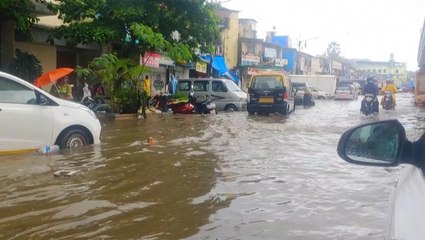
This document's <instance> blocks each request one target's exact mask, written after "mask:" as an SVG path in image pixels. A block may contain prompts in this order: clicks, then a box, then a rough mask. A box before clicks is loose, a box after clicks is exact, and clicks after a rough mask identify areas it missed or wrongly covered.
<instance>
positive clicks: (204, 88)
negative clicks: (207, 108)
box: [193, 81, 209, 92]
mask: <svg viewBox="0 0 425 240" xmlns="http://www.w3.org/2000/svg"><path fill="white" fill-rule="evenodd" d="M208 85H209V81H195V82H194V83H193V90H194V91H196V92H208V90H209V87H208Z"/></svg>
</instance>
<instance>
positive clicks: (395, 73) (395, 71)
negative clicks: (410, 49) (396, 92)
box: [355, 55, 408, 86]
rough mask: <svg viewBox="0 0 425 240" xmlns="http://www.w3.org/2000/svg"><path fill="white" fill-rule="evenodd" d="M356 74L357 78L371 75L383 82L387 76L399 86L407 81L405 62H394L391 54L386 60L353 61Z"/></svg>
mask: <svg viewBox="0 0 425 240" xmlns="http://www.w3.org/2000/svg"><path fill="white" fill-rule="evenodd" d="M355 68H356V75H357V78H358V79H366V78H367V77H368V76H371V75H373V76H374V77H375V79H376V80H377V81H378V82H380V83H381V82H382V83H383V82H385V80H386V79H387V77H391V78H392V79H393V80H394V83H395V84H396V85H397V86H401V85H403V84H405V83H406V82H407V81H408V73H407V69H406V63H403V62H395V61H394V56H393V55H391V57H390V60H389V61H388V62H379V61H369V60H360V61H355Z"/></svg>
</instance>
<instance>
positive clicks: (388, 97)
mask: <svg viewBox="0 0 425 240" xmlns="http://www.w3.org/2000/svg"><path fill="white" fill-rule="evenodd" d="M381 104H382V108H383V109H385V110H394V109H395V105H394V101H393V93H392V92H391V91H385V95H384V99H383V100H382V102H381Z"/></svg>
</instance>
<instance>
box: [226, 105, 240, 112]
mask: <svg viewBox="0 0 425 240" xmlns="http://www.w3.org/2000/svg"><path fill="white" fill-rule="evenodd" d="M224 111H229V112H234V111H238V108H237V107H236V106H235V105H233V104H229V105H226V107H225V108H224Z"/></svg>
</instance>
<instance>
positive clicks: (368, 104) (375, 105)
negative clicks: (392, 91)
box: [360, 93, 379, 116]
mask: <svg viewBox="0 0 425 240" xmlns="http://www.w3.org/2000/svg"><path fill="white" fill-rule="evenodd" d="M360 112H361V113H363V114H364V115H366V116H368V115H369V114H374V115H376V114H378V113H379V102H378V99H377V98H376V97H375V96H374V95H373V94H370V93H366V94H365V95H364V98H363V100H362V105H361V108H360Z"/></svg>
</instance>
